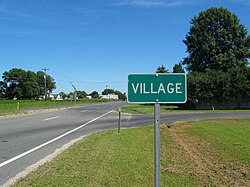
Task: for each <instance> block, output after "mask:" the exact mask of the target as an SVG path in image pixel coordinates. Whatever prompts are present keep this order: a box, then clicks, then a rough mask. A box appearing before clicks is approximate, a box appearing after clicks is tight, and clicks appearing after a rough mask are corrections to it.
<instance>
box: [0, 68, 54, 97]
mask: <svg viewBox="0 0 250 187" xmlns="http://www.w3.org/2000/svg"><path fill="white" fill-rule="evenodd" d="M2 78H3V81H0V98H6V99H15V98H16V99H39V98H41V97H45V96H46V94H47V93H48V92H52V90H54V89H55V88H56V83H55V81H54V79H53V78H52V77H51V76H50V75H47V74H45V73H44V72H43V71H38V72H36V73H35V72H33V71H29V70H28V71H25V70H23V69H19V68H13V69H11V70H10V71H5V72H4V73H3V76H2Z"/></svg>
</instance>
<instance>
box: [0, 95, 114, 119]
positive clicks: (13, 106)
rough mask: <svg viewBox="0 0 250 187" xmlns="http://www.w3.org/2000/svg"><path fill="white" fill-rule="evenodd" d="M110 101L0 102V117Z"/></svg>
mask: <svg viewBox="0 0 250 187" xmlns="http://www.w3.org/2000/svg"><path fill="white" fill-rule="evenodd" d="M110 101H111V100H105V99H85V100H78V101H76V102H74V101H69V100H63V101H51V100H47V101H43V100H41V101H37V100H0V116H4V115H10V114H18V113H24V112H23V110H25V109H29V108H43V107H53V106H69V105H70V106H71V105H75V104H92V103H100V102H110ZM18 103H19V110H17V105H18Z"/></svg>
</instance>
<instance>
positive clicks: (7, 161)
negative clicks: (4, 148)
mask: <svg viewBox="0 0 250 187" xmlns="http://www.w3.org/2000/svg"><path fill="white" fill-rule="evenodd" d="M111 112H113V110H111V111H109V112H107V113H105V114H103V115H101V116H98V117H96V118H94V119H92V120H90V121H88V122H87V123H84V124H82V125H80V126H79V127H76V128H74V129H72V130H70V131H68V132H66V133H64V134H62V135H60V136H58V137H56V138H54V139H51V140H49V141H47V142H45V143H43V144H41V145H39V146H37V147H34V148H33V149H30V150H28V151H26V152H24V153H22V154H20V155H17V156H15V157H13V158H11V159H9V160H6V161H5V162H2V163H0V168H1V167H3V166H5V165H7V164H9V163H11V162H14V161H16V160H17V159H19V158H22V157H24V156H26V155H28V154H30V153H32V152H34V151H36V150H38V149H40V148H42V147H45V146H46V145H49V144H51V143H53V142H55V141H56V140H59V139H61V138H63V137H65V136H67V135H69V134H71V133H73V132H75V131H77V130H79V129H81V128H82V127H84V126H86V125H88V124H90V123H92V122H94V121H96V120H98V119H100V118H102V117H104V116H106V115H108V114H110V113H111Z"/></svg>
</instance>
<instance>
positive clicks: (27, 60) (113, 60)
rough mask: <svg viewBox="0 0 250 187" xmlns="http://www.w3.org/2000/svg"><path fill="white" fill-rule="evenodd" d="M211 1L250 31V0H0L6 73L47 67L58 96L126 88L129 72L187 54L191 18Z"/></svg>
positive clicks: (1, 58) (1, 65)
mask: <svg viewBox="0 0 250 187" xmlns="http://www.w3.org/2000/svg"><path fill="white" fill-rule="evenodd" d="M211 6H215V7H221V6H223V7H225V8H228V9H229V10H230V11H232V12H234V13H235V14H236V15H237V16H238V17H239V18H240V22H241V23H242V24H243V25H245V27H246V28H247V29H248V33H249V30H250V16H249V12H250V0H224V1H223V0H72V1H69V0H23V1H20V0H0V75H1V76H2V73H3V72H4V71H9V70H10V69H12V68H14V67H15V68H22V69H25V70H32V71H35V72H37V71H39V70H41V69H42V68H44V67H46V68H49V70H48V71H47V73H48V74H49V75H51V76H52V77H53V78H54V79H55V81H56V83H57V84H56V85H57V89H56V90H54V93H59V92H61V91H64V92H66V93H69V92H71V91H73V88H72V86H71V85H70V82H72V83H73V84H74V85H75V87H76V88H77V89H78V90H85V91H86V92H87V93H90V92H92V91H94V90H96V91H98V92H102V91H103V90H104V89H105V88H106V85H107V86H108V88H112V89H118V90H120V91H122V92H126V82H127V76H128V74H129V73H154V72H155V70H156V69H157V67H158V66H160V65H162V64H163V65H165V66H166V68H167V69H169V70H170V71H172V68H173V66H174V64H176V63H179V62H180V61H182V59H183V58H184V57H186V56H187V54H186V53H185V51H186V46H185V45H184V44H183V42H182V40H183V39H185V36H186V34H187V33H188V31H189V28H190V21H191V19H192V18H193V17H194V16H195V15H198V13H199V12H200V11H202V10H206V9H208V8H210V7H211Z"/></svg>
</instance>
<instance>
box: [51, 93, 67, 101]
mask: <svg viewBox="0 0 250 187" xmlns="http://www.w3.org/2000/svg"><path fill="white" fill-rule="evenodd" d="M48 98H50V99H52V100H57V101H59V100H63V98H62V96H61V95H60V94H52V93H49V94H48Z"/></svg>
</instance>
